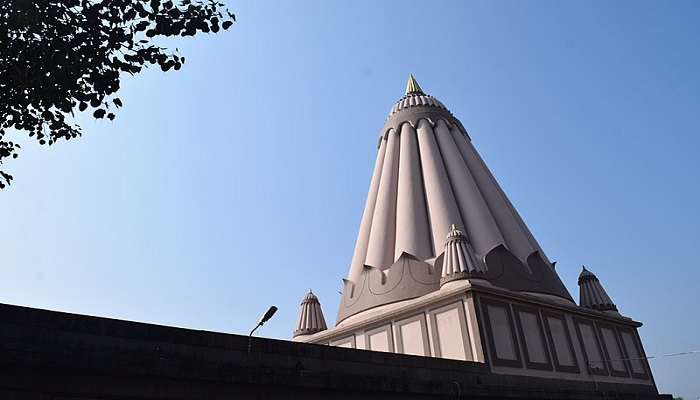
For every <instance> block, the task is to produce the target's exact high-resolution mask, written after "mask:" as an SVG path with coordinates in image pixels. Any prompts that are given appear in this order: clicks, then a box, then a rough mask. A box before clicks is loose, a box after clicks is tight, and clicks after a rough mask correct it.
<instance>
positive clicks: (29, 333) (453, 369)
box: [0, 305, 670, 400]
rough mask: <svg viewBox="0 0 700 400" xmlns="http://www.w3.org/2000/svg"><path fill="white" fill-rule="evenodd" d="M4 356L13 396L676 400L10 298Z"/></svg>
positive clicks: (1, 388)
mask: <svg viewBox="0 0 700 400" xmlns="http://www.w3.org/2000/svg"><path fill="white" fill-rule="evenodd" d="M409 329H410V328H409ZM0 354H1V355H2V356H1V357H0V399H13V400H14V399H21V400H102V399H110V400H127V399H128V400H142V399H143V400H145V399H158V400H161V399H163V400H164V399H168V400H170V399H172V400H199V399H202V400H203V399H207V400H218V399H233V398H252V399H268V398H269V399H278V398H284V399H297V398H299V399H301V398H304V399H327V398H338V399H350V398H363V399H364V398H382V399H394V398H395V399H398V398H401V399H430V398H463V399H497V398H498V399H502V398H509V399H555V398H556V399H598V398H601V399H602V398H616V399H656V398H664V399H670V397H663V396H662V397H659V396H658V395H656V393H655V391H654V390H650V389H649V388H644V387H641V386H624V385H614V386H613V385H604V384H603V385H598V386H593V385H591V384H588V383H584V382H579V383H577V382H568V381H558V380H552V379H539V378H531V377H518V376H509V375H495V374H493V373H492V372H490V371H489V369H488V367H487V366H486V365H485V364H481V363H472V362H464V361H455V360H446V359H437V358H429V357H416V356H410V355H401V354H391V353H384V352H371V351H363V350H354V349H344V348H338V347H331V346H322V345H313V344H304V343H294V342H288V341H280V340H271V339H262V338H254V339H253V340H251V341H249V339H248V338H247V337H246V336H240V335H230V334H221V333H214V332H205V331H197V330H189V329H182V328H173V327H165V326H158V325H151V324H143V323H135V322H128V321H119V320H112V319H106V318H98V317H88V316H82V315H74V314H66V313H60V312H53V311H46V310H37V309H31V308H24V307H17V306H11V305H0ZM623 392H624V393H623Z"/></svg>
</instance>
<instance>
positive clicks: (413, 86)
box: [405, 74, 425, 94]
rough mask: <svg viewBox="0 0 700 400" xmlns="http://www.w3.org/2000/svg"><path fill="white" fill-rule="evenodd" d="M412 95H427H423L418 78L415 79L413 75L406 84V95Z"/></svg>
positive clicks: (410, 75)
mask: <svg viewBox="0 0 700 400" xmlns="http://www.w3.org/2000/svg"><path fill="white" fill-rule="evenodd" d="M411 93H420V94H425V93H423V90H422V89H421V88H420V86H419V85H418V82H416V78H414V77H413V74H409V75H408V82H406V93H405V94H411Z"/></svg>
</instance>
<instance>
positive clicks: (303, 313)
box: [293, 290, 328, 337]
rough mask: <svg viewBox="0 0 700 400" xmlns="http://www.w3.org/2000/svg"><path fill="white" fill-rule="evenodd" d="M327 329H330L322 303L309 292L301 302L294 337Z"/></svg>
mask: <svg viewBox="0 0 700 400" xmlns="http://www.w3.org/2000/svg"><path fill="white" fill-rule="evenodd" d="M326 329H328V327H327V326H326V320H325V319H324V318H323V311H321V303H320V302H319V301H318V297H316V295H314V294H313V292H312V291H311V290H309V293H307V294H306V296H304V299H303V300H302V301H301V309H300V310H299V319H298V320H297V327H296V329H295V330H294V334H293V337H297V336H301V335H311V334H314V333H316V332H321V331H325V330H326Z"/></svg>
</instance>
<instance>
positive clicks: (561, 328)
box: [543, 312, 580, 373]
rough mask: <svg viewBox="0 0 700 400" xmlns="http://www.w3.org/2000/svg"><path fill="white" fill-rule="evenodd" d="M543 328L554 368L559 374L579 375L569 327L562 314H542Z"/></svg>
mask: <svg viewBox="0 0 700 400" xmlns="http://www.w3.org/2000/svg"><path fill="white" fill-rule="evenodd" d="M543 315H544V327H545V333H546V334H547V341H548V343H549V349H550V352H551V353H552V361H553V364H554V368H555V369H556V370H557V371H559V372H571V373H579V372H580V369H579V367H578V362H577V360H576V354H575V352H574V346H573V342H572V341H571V334H570V332H569V326H568V323H567V321H566V317H564V314H560V313H554V312H543Z"/></svg>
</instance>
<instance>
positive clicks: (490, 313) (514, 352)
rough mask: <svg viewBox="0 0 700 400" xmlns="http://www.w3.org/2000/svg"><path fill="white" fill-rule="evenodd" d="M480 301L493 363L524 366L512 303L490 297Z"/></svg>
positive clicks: (506, 365)
mask: <svg viewBox="0 0 700 400" xmlns="http://www.w3.org/2000/svg"><path fill="white" fill-rule="evenodd" d="M480 302H481V305H482V307H481V309H482V312H483V317H484V318H483V320H484V322H485V323H484V325H485V327H486V329H485V331H486V332H485V334H486V339H487V342H488V344H489V350H490V354H491V359H492V362H493V365H496V366H504V367H518V368H522V361H521V359H520V349H519V348H518V341H517V339H516V337H515V327H514V326H513V318H512V313H511V310H510V305H509V304H508V303H504V302H500V301H496V300H492V299H489V298H480Z"/></svg>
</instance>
